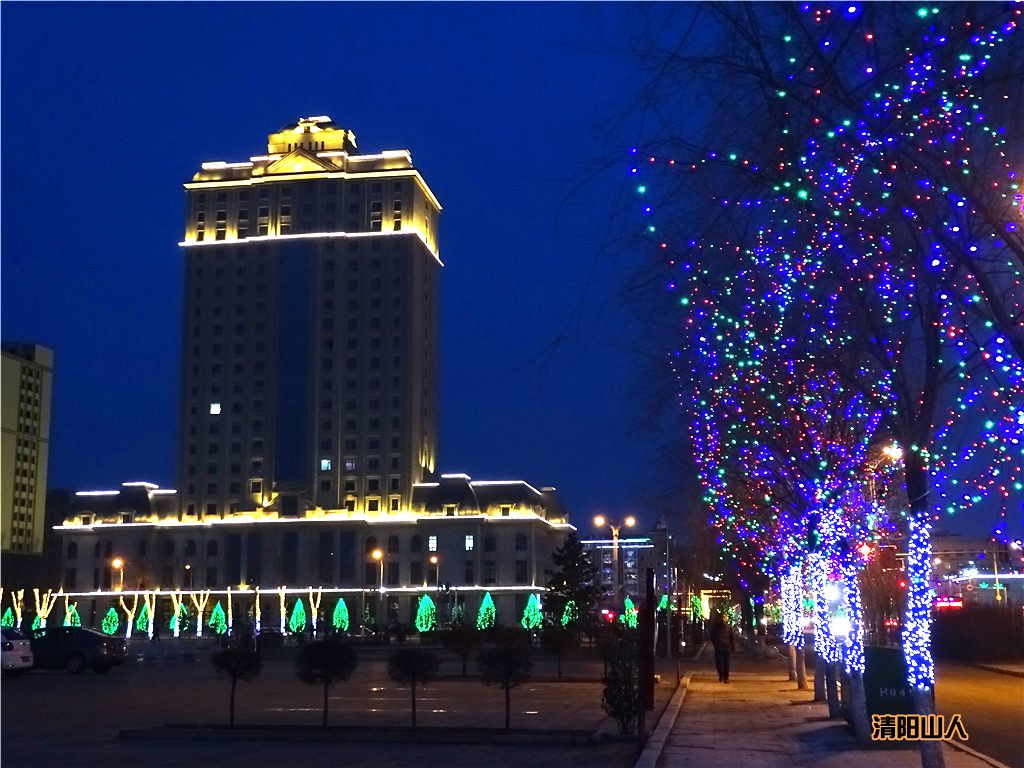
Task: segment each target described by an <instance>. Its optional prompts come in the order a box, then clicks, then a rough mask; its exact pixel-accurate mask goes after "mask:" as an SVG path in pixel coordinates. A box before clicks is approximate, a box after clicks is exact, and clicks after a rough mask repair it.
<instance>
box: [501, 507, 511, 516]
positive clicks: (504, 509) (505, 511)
mask: <svg viewBox="0 0 1024 768" xmlns="http://www.w3.org/2000/svg"><path fill="white" fill-rule="evenodd" d="M499 509H500V510H501V516H502V517H508V516H509V515H511V514H512V505H511V504H502V505H501V506H500V507H499Z"/></svg>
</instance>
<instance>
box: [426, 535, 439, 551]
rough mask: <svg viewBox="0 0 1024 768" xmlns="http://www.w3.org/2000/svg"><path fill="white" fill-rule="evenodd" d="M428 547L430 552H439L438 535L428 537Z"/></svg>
mask: <svg viewBox="0 0 1024 768" xmlns="http://www.w3.org/2000/svg"><path fill="white" fill-rule="evenodd" d="M427 549H428V550H429V551H430V552H437V536H428V537H427Z"/></svg>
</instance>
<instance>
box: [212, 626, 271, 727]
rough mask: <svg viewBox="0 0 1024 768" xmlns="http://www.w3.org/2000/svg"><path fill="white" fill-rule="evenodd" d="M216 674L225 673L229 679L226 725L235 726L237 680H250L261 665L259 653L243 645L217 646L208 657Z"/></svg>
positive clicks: (258, 671) (256, 673)
mask: <svg viewBox="0 0 1024 768" xmlns="http://www.w3.org/2000/svg"><path fill="white" fill-rule="evenodd" d="M210 659H211V661H212V662H213V668H214V669H215V670H217V674H218V675H220V674H225V675H227V676H228V678H230V680H231V700H230V706H229V708H228V725H229V726H230V727H232V728H234V727H235V689H236V688H237V687H238V681H239V680H252V679H253V678H255V677H256V676H257V675H258V674H259V673H260V669H262V667H263V662H262V661H261V660H260V657H259V654H257V653H256V651H255V650H254V649H252V648H249V647H248V646H244V645H229V646H227V647H226V648H218V649H217V650H216V651H214V652H213V655H212V656H211V657H210Z"/></svg>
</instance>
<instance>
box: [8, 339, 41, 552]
mask: <svg viewBox="0 0 1024 768" xmlns="http://www.w3.org/2000/svg"><path fill="white" fill-rule="evenodd" d="M2 358H3V372H2V374H0V382H2V383H3V397H2V401H3V418H2V425H3V457H2V461H0V477H2V487H0V522H2V525H0V531H2V534H3V552H4V554H5V555H6V554H8V553H25V554H33V555H38V554H41V553H42V551H43V537H44V533H45V531H44V529H43V525H44V522H45V519H44V518H45V515H44V512H45V508H46V471H47V467H48V464H49V455H50V401H51V396H52V390H53V352H52V351H51V350H49V349H47V348H46V347H41V346H39V345H38V344H4V345H3V355H2Z"/></svg>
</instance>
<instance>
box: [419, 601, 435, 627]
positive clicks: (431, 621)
mask: <svg viewBox="0 0 1024 768" xmlns="http://www.w3.org/2000/svg"><path fill="white" fill-rule="evenodd" d="M436 628H437V608H436V607H435V606H434V601H433V600H431V599H430V595H423V596H422V597H421V598H420V603H419V606H418V607H417V609H416V631H418V632H433V631H434V630H435V629H436Z"/></svg>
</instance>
